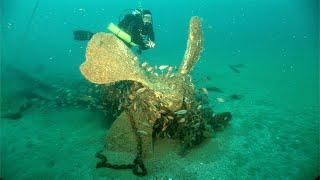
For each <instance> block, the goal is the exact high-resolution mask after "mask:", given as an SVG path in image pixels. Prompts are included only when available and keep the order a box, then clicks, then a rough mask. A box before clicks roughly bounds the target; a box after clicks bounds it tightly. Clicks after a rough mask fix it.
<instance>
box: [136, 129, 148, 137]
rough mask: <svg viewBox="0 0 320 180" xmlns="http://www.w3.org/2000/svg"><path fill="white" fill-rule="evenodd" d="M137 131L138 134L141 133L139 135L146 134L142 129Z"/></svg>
mask: <svg viewBox="0 0 320 180" xmlns="http://www.w3.org/2000/svg"><path fill="white" fill-rule="evenodd" d="M137 132H138V133H139V134H141V135H144V136H147V135H148V133H147V132H145V131H143V130H138V131H137Z"/></svg>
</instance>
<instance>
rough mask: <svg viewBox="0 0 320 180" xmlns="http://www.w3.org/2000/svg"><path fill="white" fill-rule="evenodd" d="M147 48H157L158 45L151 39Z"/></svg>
mask: <svg viewBox="0 0 320 180" xmlns="http://www.w3.org/2000/svg"><path fill="white" fill-rule="evenodd" d="M146 46H147V47H148V48H154V47H155V46H156V43H154V42H153V41H151V40H150V39H149V40H148V41H147V43H146Z"/></svg>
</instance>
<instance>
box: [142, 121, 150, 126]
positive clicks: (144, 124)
mask: <svg viewBox="0 0 320 180" xmlns="http://www.w3.org/2000/svg"><path fill="white" fill-rule="evenodd" d="M142 125H143V126H145V127H151V126H150V124H148V123H146V122H143V123H142Z"/></svg>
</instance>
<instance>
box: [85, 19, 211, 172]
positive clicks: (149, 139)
mask: <svg viewBox="0 0 320 180" xmlns="http://www.w3.org/2000/svg"><path fill="white" fill-rule="evenodd" d="M202 50H203V33H202V24H201V19H200V18H199V17H197V16H194V17H192V18H191V20H190V24H189V36H188V42H187V48H186V51H185V54H184V58H183V60H182V63H181V65H180V68H179V69H178V70H176V71H174V70H173V68H172V67H170V66H165V65H163V66H160V67H159V68H157V67H149V66H148V65H147V63H142V64H141V65H140V63H139V59H138V57H136V56H135V55H134V54H133V53H132V51H131V50H130V49H129V48H128V47H127V46H126V45H125V44H124V43H123V42H122V41H121V40H119V39H118V38H117V37H115V36H114V35H112V34H109V33H104V32H100V33H97V34H95V35H94V36H93V37H92V38H91V40H90V41H89V43H88V46H87V49H86V60H85V62H84V63H83V64H81V66H80V71H81V73H82V75H83V76H84V77H85V78H86V79H87V80H89V81H90V82H92V83H95V84H104V85H106V86H112V85H113V84H114V83H119V82H129V83H130V88H129V90H126V91H125V92H122V95H124V96H125V98H123V99H124V100H123V101H122V102H121V107H120V108H121V109H123V111H122V113H121V114H120V116H119V117H118V118H117V119H116V121H115V122H114V123H113V124H112V127H111V128H110V130H109V133H108V135H107V140H106V144H107V149H108V150H115V151H126V152H132V153H136V154H137V157H136V159H135V160H134V163H133V164H131V165H128V166H122V167H123V169H126V168H130V167H131V169H133V170H135V169H136V170H137V168H138V169H139V168H140V169H141V170H145V168H144V165H143V163H142V159H143V158H145V157H146V156H147V155H148V154H149V153H150V152H152V147H153V144H152V143H153V141H154V140H156V139H157V138H171V139H177V140H179V141H180V142H181V144H182V146H183V147H184V148H188V147H191V146H193V145H196V144H199V143H200V142H201V141H202V140H203V139H204V138H205V137H206V135H207V134H210V133H211V132H212V128H211V127H210V125H209V124H208V122H210V119H208V117H209V118H211V117H212V116H210V115H209V116H208V115H207V114H206V113H204V112H203V110H202V109H201V102H199V101H197V100H196V98H195V88H194V84H193V83H192V81H191V76H190V71H191V70H192V68H193V67H194V65H195V64H196V63H197V62H198V60H199V58H200V54H201V52H202ZM159 70H160V71H161V72H162V73H157V71H159ZM164 70H165V72H164ZM159 74H160V75H159ZM106 93H108V92H106ZM199 107H200V108H199ZM209 112H211V111H209ZM209 114H210V113H209ZM98 156H99V157H102V155H101V154H98ZM102 160H103V158H102ZM99 166H101V167H111V168H115V167H114V166H112V165H111V164H108V163H106V162H104V164H103V163H101V162H100V164H99ZM115 169H116V168H115ZM134 172H135V171H134ZM135 174H139V173H138V172H136V173H135ZM142 174H146V170H145V172H144V173H142Z"/></svg>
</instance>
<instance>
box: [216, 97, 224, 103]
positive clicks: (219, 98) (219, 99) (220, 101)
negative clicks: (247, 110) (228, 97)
mask: <svg viewBox="0 0 320 180" xmlns="http://www.w3.org/2000/svg"><path fill="white" fill-rule="evenodd" d="M217 101H218V102H219V103H224V102H225V100H224V99H223V98H221V97H218V98H217Z"/></svg>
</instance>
